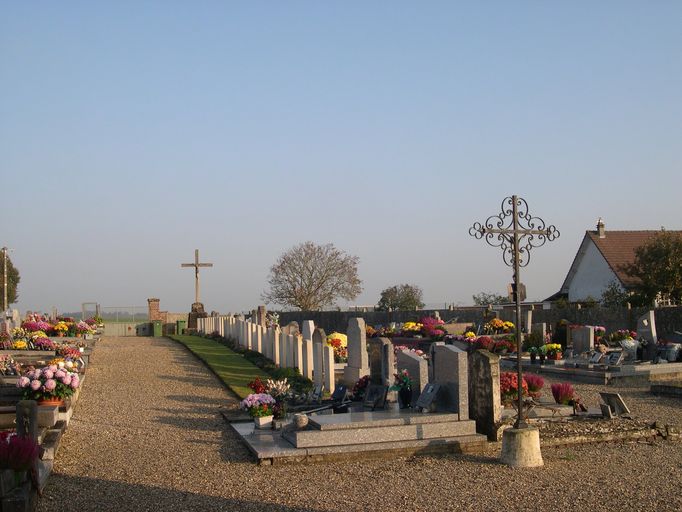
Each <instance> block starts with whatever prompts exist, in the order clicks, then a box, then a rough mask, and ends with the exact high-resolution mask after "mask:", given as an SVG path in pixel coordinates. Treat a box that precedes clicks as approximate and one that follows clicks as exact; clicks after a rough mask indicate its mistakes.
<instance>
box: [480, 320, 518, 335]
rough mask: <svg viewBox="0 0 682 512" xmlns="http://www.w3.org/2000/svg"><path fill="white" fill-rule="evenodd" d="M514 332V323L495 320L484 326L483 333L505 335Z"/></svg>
mask: <svg viewBox="0 0 682 512" xmlns="http://www.w3.org/2000/svg"><path fill="white" fill-rule="evenodd" d="M513 331H514V323H513V322H505V321H503V320H500V319H499V318H493V319H492V320H490V322H488V323H486V324H484V325H483V332H484V333H486V334H504V333H509V332H513Z"/></svg>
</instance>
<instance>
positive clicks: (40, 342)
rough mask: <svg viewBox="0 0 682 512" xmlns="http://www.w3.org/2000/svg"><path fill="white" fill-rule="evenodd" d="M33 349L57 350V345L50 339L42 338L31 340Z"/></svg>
mask: <svg viewBox="0 0 682 512" xmlns="http://www.w3.org/2000/svg"><path fill="white" fill-rule="evenodd" d="M33 348H34V349H35V350H57V345H55V344H54V342H53V341H52V340H51V339H50V338H47V337H44V336H43V337H41V338H36V339H35V340H33Z"/></svg>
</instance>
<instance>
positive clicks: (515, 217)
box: [469, 196, 559, 428]
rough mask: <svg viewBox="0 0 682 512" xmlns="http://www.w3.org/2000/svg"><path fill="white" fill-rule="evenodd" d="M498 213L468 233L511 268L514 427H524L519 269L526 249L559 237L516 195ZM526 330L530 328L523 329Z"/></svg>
mask: <svg viewBox="0 0 682 512" xmlns="http://www.w3.org/2000/svg"><path fill="white" fill-rule="evenodd" d="M501 210H502V211H501V213H498V214H497V215H491V216H490V217H488V219H487V220H486V221H485V223H484V224H481V223H480V222H475V223H474V225H473V226H472V227H471V228H469V234H470V235H471V236H473V237H474V238H476V239H478V240H480V239H481V238H484V237H485V241H486V242H487V243H488V244H489V245H491V246H493V247H501V248H502V259H503V261H504V263H505V264H506V265H507V266H509V267H514V283H513V290H514V301H515V302H516V360H517V367H516V368H517V378H518V384H517V389H518V390H519V392H518V411H519V413H518V416H517V418H516V424H515V425H514V427H515V428H522V427H525V422H524V421H523V397H522V393H521V392H520V390H521V389H522V387H521V382H522V379H523V371H522V369H521V346H522V339H521V297H520V295H521V294H520V293H519V291H520V290H519V289H520V286H519V285H520V284H521V276H520V273H521V267H525V266H526V265H528V262H529V261H530V250H531V249H532V248H534V247H542V246H543V245H545V243H546V242H547V241H550V242H551V241H553V240H555V239H557V238H559V231H558V230H557V228H556V227H554V226H546V225H545V221H544V220H542V219H541V218H540V217H533V216H531V214H530V213H529V212H528V203H527V202H526V201H525V199H522V198H520V197H518V196H511V197H506V198H504V200H503V201H502V208H501ZM527 327H530V326H527Z"/></svg>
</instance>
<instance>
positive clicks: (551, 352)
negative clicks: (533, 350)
mask: <svg viewBox="0 0 682 512" xmlns="http://www.w3.org/2000/svg"><path fill="white" fill-rule="evenodd" d="M544 348H545V354H547V357H548V358H549V359H555V360H558V359H561V354H562V349H561V345H560V344H559V343H547V344H546V345H545V347H544Z"/></svg>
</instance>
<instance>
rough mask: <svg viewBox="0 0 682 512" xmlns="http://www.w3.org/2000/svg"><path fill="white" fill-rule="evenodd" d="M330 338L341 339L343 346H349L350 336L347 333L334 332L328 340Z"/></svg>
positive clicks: (328, 338)
mask: <svg viewBox="0 0 682 512" xmlns="http://www.w3.org/2000/svg"><path fill="white" fill-rule="evenodd" d="M330 340H341V346H342V347H347V346H348V336H346V335H345V334H341V333H340V332H333V333H331V334H330V335H329V336H327V341H330Z"/></svg>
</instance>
